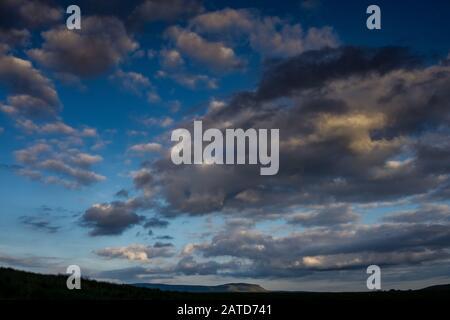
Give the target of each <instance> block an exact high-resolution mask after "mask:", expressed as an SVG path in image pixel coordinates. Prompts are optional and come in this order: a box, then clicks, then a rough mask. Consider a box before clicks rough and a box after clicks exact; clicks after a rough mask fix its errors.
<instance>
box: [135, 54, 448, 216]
mask: <svg viewBox="0 0 450 320" xmlns="http://www.w3.org/2000/svg"><path fill="white" fill-rule="evenodd" d="M419 61H420V59H418V58H417V57H415V56H413V55H411V54H410V53H409V51H408V50H406V49H404V48H381V49H369V48H355V47H349V48H346V47H344V48H338V49H323V50H319V51H313V52H306V53H304V54H301V55H299V56H297V57H293V58H290V59H287V60H285V61H282V62H278V63H275V64H273V65H272V66H271V67H269V68H268V69H267V71H266V73H265V74H264V75H263V76H262V81H261V83H260V85H259V87H258V88H257V89H256V90H255V91H253V92H240V93H237V94H236V95H234V96H233V97H232V98H231V99H230V101H229V102H228V104H226V105H225V106H224V107H222V108H220V109H218V110H209V111H208V112H207V113H206V114H205V115H204V116H202V117H200V119H201V120H203V128H204V130H205V129H206V128H211V127H213V128H219V129H224V128H225V127H231V128H243V129H247V128H256V129H258V128H279V129H280V171H279V172H278V174H277V175H275V176H270V177H268V176H260V175H259V171H258V168H257V167H255V166H249V165H241V166H225V165H222V166H221V165H210V166H207V167H204V166H175V165H174V164H172V162H171V160H170V158H169V157H168V156H167V157H165V158H162V159H159V160H158V161H156V162H155V163H154V165H153V166H151V168H148V167H147V168H145V169H142V170H143V173H142V174H141V175H136V176H135V178H134V180H135V186H136V187H137V188H138V189H142V190H144V192H145V193H146V194H147V195H149V196H150V197H151V196H154V195H155V194H158V195H161V196H162V197H163V198H164V199H165V200H167V206H165V207H164V208H162V209H161V210H162V211H163V212H164V213H165V214H167V215H176V214H183V213H189V214H205V213H212V212H217V211H220V212H222V213H226V214H228V213H230V214H232V213H235V212H240V213H241V214H250V215H252V216H253V217H255V216H256V215H258V214H265V215H268V214H269V215H270V214H274V213H275V214H286V213H292V211H293V210H295V209H292V208H295V207H296V206H297V207H298V206H302V205H307V204H324V203H333V202H343V203H348V202H357V203H365V202H374V201H389V200H393V199H399V198H402V197H407V196H412V195H420V194H421V195H424V194H426V193H428V192H430V191H431V190H435V189H438V188H440V187H442V186H443V185H445V184H446V183H447V180H448V179H447V178H446V175H447V174H448V173H449V167H448V166H446V165H445V163H446V160H445V159H447V153H446V150H447V149H448V147H447V143H446V142H445V141H448V139H446V137H447V136H448V133H447V131H446V130H445V129H442V128H446V127H448V124H449V119H450V118H449V117H450V112H449V111H450V109H449V107H448V103H447V101H449V100H450V96H449V94H450V93H449V91H448V90H447V88H448V87H449V86H450V69H449V67H448V66H444V65H441V64H434V65H427V66H421V65H420V63H418V62H419ZM178 127H184V128H188V129H189V128H192V122H190V121H189V120H187V121H185V122H183V123H180V124H178ZM435 155H436V156H435ZM319 217H320V216H319ZM309 218H310V220H311V219H312V217H309ZM344 218H346V219H347V220H348V221H352V219H353V218H352V217H350V216H347V217H345V216H344ZM312 220H313V221H314V219H312ZM344 220H345V219H344Z"/></svg>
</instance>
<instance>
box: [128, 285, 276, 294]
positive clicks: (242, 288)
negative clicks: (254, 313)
mask: <svg viewBox="0 0 450 320" xmlns="http://www.w3.org/2000/svg"><path fill="white" fill-rule="evenodd" d="M133 285H134V286H136V287H140V288H149V289H159V290H161V291H172V292H173V291H176V292H199V293H207V292H249V293H256V292H268V291H267V290H266V289H264V288H263V287H261V286H260V285H257V284H250V283H226V284H222V285H218V286H197V285H170V284H162V283H135V284H133Z"/></svg>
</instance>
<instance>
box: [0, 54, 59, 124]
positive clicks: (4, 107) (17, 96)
mask: <svg viewBox="0 0 450 320" xmlns="http://www.w3.org/2000/svg"><path fill="white" fill-rule="evenodd" d="M0 83H2V85H4V86H5V87H6V88H8V89H9V92H8V96H7V103H0V110H1V111H3V112H5V113H7V114H10V115H19V116H26V117H35V118H36V117H41V118H42V117H54V116H55V115H56V114H57V113H58V112H59V108H60V102H59V98H58V94H57V92H56V90H55V89H54V87H53V84H52V82H51V81H50V80H49V79H48V78H46V77H45V76H44V75H42V73H41V72H39V71H38V70H37V69H35V68H34V67H33V66H32V64H31V62H29V61H27V60H23V59H21V58H17V57H14V56H12V55H2V54H1V53H0Z"/></svg>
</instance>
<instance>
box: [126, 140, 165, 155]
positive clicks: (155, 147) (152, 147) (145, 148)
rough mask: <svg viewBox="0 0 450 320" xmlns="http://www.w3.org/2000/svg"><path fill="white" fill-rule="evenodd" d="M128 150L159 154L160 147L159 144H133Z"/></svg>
mask: <svg viewBox="0 0 450 320" xmlns="http://www.w3.org/2000/svg"><path fill="white" fill-rule="evenodd" d="M128 150H129V151H134V152H140V153H147V152H160V151H161V150H162V146H161V145H160V144H159V143H155V142H149V143H142V144H135V145H133V146H131V147H130V148H129V149H128Z"/></svg>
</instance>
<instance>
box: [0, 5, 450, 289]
mask: <svg viewBox="0 0 450 320" xmlns="http://www.w3.org/2000/svg"><path fill="white" fill-rule="evenodd" d="M69 2H70V4H75V3H76V4H78V5H79V6H80V8H81V12H82V18H81V24H82V29H81V30H79V31H77V30H72V31H70V30H67V29H66V27H65V19H66V17H67V15H66V14H65V13H64V12H65V8H66V6H67V5H68V4H69ZM69 2H68V3H65V1H43V0H42V1H37V0H36V1H28V2H25V1H20V0H8V1H6V2H4V4H1V5H0V12H1V14H0V21H2V22H0V44H1V46H0V85H1V86H0V111H1V112H0V145H1V151H2V152H1V153H0V177H1V183H0V203H1V211H0V264H1V265H7V266H12V267H16V268H20V269H27V270H33V271H39V272H45V273H57V272H64V271H65V268H66V267H67V266H68V265H69V264H78V265H80V267H81V269H82V272H83V273H84V274H86V275H89V276H91V277H95V278H98V279H106V280H109V281H119V282H142V281H153V282H167V283H183V284H184V283H195V284H218V283H225V282H231V281H248V282H257V283H260V284H262V285H263V286H265V287H267V288H270V289H290V290H364V289H365V277H366V274H365V266H368V265H369V264H380V265H381V266H382V269H383V270H385V276H386V281H384V283H385V285H386V286H387V287H386V288H415V287H421V286H425V285H429V284H435V283H446V282H448V281H449V279H448V273H446V271H445V270H446V268H445V264H446V263H448V261H449V260H448V259H449V254H450V252H449V246H448V245H449V243H450V224H449V222H450V208H449V206H448V195H449V194H450V193H449V190H450V187H449V186H450V183H449V182H450V180H449V173H450V172H449V171H448V168H446V166H445V161H446V159H450V154H449V153H448V148H447V147H448V124H449V121H450V120H449V119H450V113H449V111H450V110H449V107H448V102H449V95H448V94H447V92H449V90H448V85H449V84H450V78H449V75H450V70H449V66H450V63H449V59H450V55H449V52H450V48H449V44H448V39H449V38H450V37H449V30H450V19H449V15H450V4H449V3H446V2H444V1H436V2H434V3H430V2H428V1H395V2H393V1H378V2H377V4H378V5H379V6H380V8H381V12H382V29H381V30H373V31H370V30H368V29H367V28H366V18H367V14H366V13H365V12H366V8H367V6H368V5H370V4H372V2H370V1H345V2H342V1H325V0H307V1H283V2H279V3H277V4H276V5H274V3H273V1H214V2H213V1H204V2H201V1H196V0H192V1H187V2H185V3H182V2H181V1H178V0H173V1H165V2H162V1H157V0H142V1H130V2H127V4H124V3H123V2H122V3H121V4H119V2H118V1H111V2H109V3H108V5H105V4H102V2H101V1H69ZM38 13H39V14H38ZM37 17H39V18H37ZM194 119H201V120H203V121H204V123H206V124H207V126H210V127H214V126H219V125H220V126H223V125H225V124H231V125H235V126H236V127H242V128H249V127H256V128H262V127H266V128H267V126H271V127H273V128H279V129H280V135H281V141H280V143H281V151H280V161H281V166H280V173H279V174H278V175H277V176H274V177H268V178H262V177H260V176H257V175H255V171H254V170H253V169H252V168H248V167H247V166H243V167H238V166H231V167H228V166H227V167H224V166H222V167H221V166H219V165H213V166H211V167H208V168H205V169H204V170H202V169H201V168H197V167H195V168H194V167H182V168H181V167H179V168H174V167H173V166H172V165H171V163H170V157H169V156H168V155H169V151H170V147H171V145H172V144H171V142H170V138H169V137H170V132H171V131H172V130H173V129H176V128H179V127H189V126H190V125H192V122H193V120H194ZM417 234H418V235H421V237H422V238H421V239H422V242H419V243H418V242H415V241H414V237H415V235H417ZM432 235H434V236H432ZM386 237H387V238H386ZM386 239H387V240H386ZM389 242H391V243H392V242H393V243H396V244H397V245H396V246H395V245H391V244H390V243H389ZM404 274H406V275H407V276H404Z"/></svg>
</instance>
